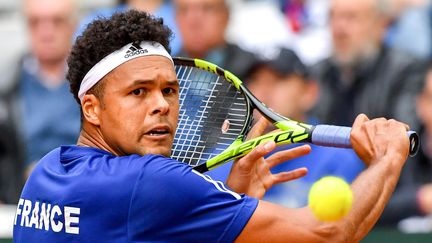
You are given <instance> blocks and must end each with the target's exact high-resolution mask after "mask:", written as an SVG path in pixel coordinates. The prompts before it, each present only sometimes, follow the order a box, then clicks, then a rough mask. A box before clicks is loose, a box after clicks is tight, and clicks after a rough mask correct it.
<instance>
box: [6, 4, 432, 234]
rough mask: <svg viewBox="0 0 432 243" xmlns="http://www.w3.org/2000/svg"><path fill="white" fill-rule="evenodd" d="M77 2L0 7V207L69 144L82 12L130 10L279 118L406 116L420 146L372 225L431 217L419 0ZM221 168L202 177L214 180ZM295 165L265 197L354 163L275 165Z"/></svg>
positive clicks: (428, 80)
mask: <svg viewBox="0 0 432 243" xmlns="http://www.w3.org/2000/svg"><path fill="white" fill-rule="evenodd" d="M11 2H13V1H11ZM84 2H85V1H74V0H62V1H56V0H22V2H21V4H17V5H14V6H16V7H15V8H6V7H4V6H3V5H1V4H0V36H1V38H2V44H3V43H5V44H4V46H3V47H0V48H5V47H7V48H11V49H12V50H13V51H11V50H8V49H3V50H2V53H8V54H7V55H6V54H4V55H2V56H0V204H1V203H5V204H13V203H16V202H17V200H18V197H19V193H20V191H21V188H22V185H23V182H24V181H25V179H26V177H27V176H28V175H29V173H30V171H31V169H32V166H34V164H35V163H37V162H38V160H39V159H40V158H41V157H43V156H44V155H45V154H46V153H47V152H49V151H50V150H52V149H53V148H55V147H58V146H60V145H63V144H74V143H75V142H76V139H77V137H78V133H79V131H80V119H81V118H80V111H79V106H78V104H77V103H76V101H75V100H74V99H73V98H72V96H71V95H70V94H69V86H68V82H67V80H66V78H65V73H66V71H67V64H66V62H67V57H68V53H69V51H70V48H71V46H72V45H73V43H74V40H75V39H76V38H77V37H78V38H79V35H80V34H81V33H82V31H84V30H85V28H86V26H87V25H88V24H89V23H91V21H92V20H93V19H96V18H100V17H109V16H111V15H112V14H113V13H115V12H118V11H126V10H127V9H132V8H133V9H138V10H142V11H147V12H150V13H152V14H154V15H155V16H158V17H161V18H163V20H164V23H165V24H167V25H168V26H169V27H170V28H171V29H172V30H173V38H172V43H171V52H172V55H173V56H186V57H196V58H201V59H205V60H208V61H210V62H213V63H216V64H217V65H219V66H221V67H223V68H225V69H228V70H230V71H232V72H233V73H234V74H236V75H237V76H238V77H240V78H241V79H242V80H244V81H245V83H246V84H247V86H248V87H249V88H250V89H251V91H252V92H253V93H254V94H255V95H256V96H257V97H258V98H259V99H261V100H262V101H263V102H264V103H266V104H267V105H268V106H269V107H271V108H272V109H274V110H275V111H277V112H279V113H280V114H282V115H285V116H287V117H290V118H292V119H296V120H299V121H303V122H307V123H310V124H318V123H326V124H333V125H344V126H351V124H352V122H353V121H354V118H355V117H356V115H357V114H359V113H365V114H366V115H368V116H369V117H370V118H375V117H386V118H388V119H390V118H394V119H397V120H400V121H403V122H405V123H407V124H409V125H410V127H411V129H412V130H417V131H418V132H419V133H420V135H421V141H422V143H421V148H420V152H419V154H418V155H417V156H416V157H413V158H409V161H408V163H407V164H406V166H405V168H404V170H403V171H402V174H401V179H400V182H399V185H398V187H397V189H396V191H395V192H394V195H393V197H392V199H391V201H390V203H389V204H388V206H387V207H386V209H385V211H384V214H383V216H382V218H381V220H380V222H379V225H391V226H397V225H398V223H400V222H401V220H404V219H407V218H409V217H419V216H421V217H428V215H431V216H429V217H432V65H431V63H432V62H431V58H432V5H431V3H430V2H429V1H428V0H165V1H164V0H129V1H128V0H124V1H114V0H113V1H102V3H101V4H99V5H97V6H96V7H97V8H96V7H95V6H93V8H90V7H85V6H84V5H85V4H84ZM89 2H90V1H89ZM6 5H7V4H6ZM6 5H5V6H6ZM83 6H84V7H83ZM2 7H4V9H2ZM11 12H15V13H16V14H17V15H18V16H19V17H18V18H17V22H19V23H22V25H19V24H18V25H17V26H19V27H18V31H16V32H6V30H8V28H7V26H6V24H2V22H3V23H9V22H10V19H7V16H10V15H11ZM14 16H15V15H14ZM1 31H5V32H3V33H1ZM14 34H15V35H14ZM257 116H258V115H257ZM269 129H271V128H269ZM290 146H295V145H290ZM279 149H283V148H279ZM227 166H229V165H227ZM227 166H225V167H226V168H220V169H216V170H214V171H213V172H211V176H213V177H215V178H216V179H221V180H223V179H224V178H225V177H224V176H226V171H227V170H229V168H228V167H227ZM303 166H306V167H307V168H308V170H309V174H308V175H307V176H306V177H304V178H302V179H299V180H297V181H293V182H289V183H286V184H284V185H280V186H277V187H275V188H274V189H273V190H271V191H270V192H269V193H268V195H267V196H266V199H268V200H271V201H274V202H277V203H281V204H285V205H287V206H291V207H301V206H305V205H306V204H307V192H308V190H309V187H310V185H311V183H313V182H314V181H316V180H317V179H319V178H320V177H322V176H326V175H336V176H340V177H343V178H344V179H345V180H347V181H349V182H350V181H352V180H353V179H354V178H355V177H356V176H357V175H358V173H360V172H361V171H362V169H363V168H364V165H363V163H362V162H361V161H360V160H359V159H358V157H357V156H356V155H355V153H354V152H353V151H352V150H350V149H335V148H323V147H319V146H313V147H312V153H311V154H310V155H307V156H305V157H304V158H301V159H297V160H294V161H289V162H287V163H285V164H283V165H280V166H279V167H277V168H275V171H277V170H279V171H281V170H291V169H294V168H298V167H303ZM431 221H432V219H431ZM430 230H431V231H432V227H431V229H430Z"/></svg>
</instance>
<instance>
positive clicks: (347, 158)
mask: <svg viewBox="0 0 432 243" xmlns="http://www.w3.org/2000/svg"><path fill="white" fill-rule="evenodd" d="M247 86H248V88H249V89H250V90H251V92H252V93H253V94H254V95H255V96H256V97H257V98H258V99H260V100H261V101H263V102H264V103H265V104H266V105H267V106H269V107H270V108H272V109H273V110H275V111H276V112H278V113H279V114H282V115H284V116H286V117H288V118H291V119H294V120H297V121H303V122H306V123H309V124H317V123H318V121H317V120H316V119H315V118H314V117H312V116H310V115H309V114H308V111H310V109H311V108H312V107H313V106H314V105H315V103H316V101H317V98H318V85H317V84H316V82H315V81H313V80H311V79H310V77H309V72H308V70H307V69H306V67H305V65H304V64H303V63H302V62H301V61H300V59H299V58H298V57H297V55H296V54H295V53H294V52H293V51H291V50H288V49H281V50H280V52H279V54H277V55H276V56H274V57H272V58H271V59H265V60H261V61H259V62H257V63H256V64H255V65H254V66H253V67H252V68H251V70H250V72H249V73H248V79H247ZM259 116H260V115H259V114H257V117H256V118H258V117H259ZM273 129H274V128H273V127H272V128H269V131H270V130H273ZM293 146H298V145H297V144H293V145H285V146H280V147H278V148H277V149H276V151H280V150H284V149H288V148H292V147H293ZM311 147H312V152H311V153H310V154H308V155H305V156H302V157H300V158H297V159H294V160H291V161H287V162H285V163H283V164H280V165H278V166H276V167H275V168H274V169H273V170H272V171H273V172H282V171H291V170H294V169H297V168H301V167H306V168H307V169H308V174H307V175H306V176H305V177H302V178H300V179H297V180H295V181H290V182H288V183H284V184H282V185H277V186H275V187H273V188H272V189H270V190H269V191H268V192H267V194H266V196H265V199H266V200H269V201H272V202H275V203H278V204H282V205H285V206H287V207H292V208H293V207H302V206H306V204H307V195H308V192H309V188H310V186H311V185H312V183H314V182H315V181H316V180H318V179H320V178H321V177H323V176H328V175H333V176H339V177H342V178H344V179H345V180H347V181H348V182H351V181H353V180H354V179H355V177H356V176H357V175H358V174H359V173H360V172H361V171H362V170H363V168H364V164H363V163H362V162H361V160H360V159H359V158H358V157H357V155H356V154H355V152H354V151H353V150H351V149H340V148H329V147H321V146H316V145H311ZM276 151H274V152H276ZM229 166H230V165H229V164H228V165H224V166H223V167H221V168H216V169H215V170H213V171H210V172H209V173H208V174H209V175H210V176H211V177H212V178H214V179H218V180H224V179H225V177H224V176H225V175H227V174H228V172H229Z"/></svg>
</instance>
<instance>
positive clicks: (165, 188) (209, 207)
mask: <svg viewBox="0 0 432 243" xmlns="http://www.w3.org/2000/svg"><path fill="white" fill-rule="evenodd" d="M144 158H146V159H148V161H147V162H146V163H145V166H144V168H143V170H142V173H141V174H140V176H139V178H138V179H137V181H136V183H135V189H134V192H133V195H132V197H131V204H130V205H131V206H130V211H129V220H128V232H129V239H130V240H132V241H171V242H197V241H199V242H232V241H234V240H235V239H236V238H237V236H238V235H239V234H240V232H241V231H242V230H243V228H244V226H245V225H246V224H247V222H248V221H249V219H250V217H251V216H252V214H253V213H254V211H255V209H256V207H257V205H258V200H257V199H255V198H251V197H248V196H245V195H240V194H237V193H235V192H233V191H231V190H229V189H227V187H226V186H225V185H224V184H223V183H222V182H219V181H214V180H212V179H211V178H210V177H208V176H206V175H203V174H201V173H199V172H196V171H194V170H192V169H191V168H190V167H189V166H187V165H186V164H183V163H180V162H177V161H175V160H171V159H167V158H164V157H160V156H145V157H143V159H144Z"/></svg>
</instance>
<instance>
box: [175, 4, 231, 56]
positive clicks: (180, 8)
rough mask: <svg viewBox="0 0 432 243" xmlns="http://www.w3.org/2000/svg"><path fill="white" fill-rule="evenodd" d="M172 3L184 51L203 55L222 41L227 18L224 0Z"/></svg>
mask: <svg viewBox="0 0 432 243" xmlns="http://www.w3.org/2000/svg"><path fill="white" fill-rule="evenodd" d="M174 4H175V7H176V18H177V24H178V27H179V30H180V33H181V37H182V40H183V47H184V49H185V51H187V52H188V53H191V54H196V53H199V54H203V55H205V54H206V53H207V52H208V50H210V49H212V48H214V47H217V46H219V45H221V44H223V43H224V39H225V29H226V27H227V24H228V19H229V13H228V9H227V7H226V6H225V3H224V0H175V1H174ZM197 57H199V56H197ZM201 58H202V57H201Z"/></svg>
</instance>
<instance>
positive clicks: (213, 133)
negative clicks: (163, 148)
mask: <svg viewBox="0 0 432 243" xmlns="http://www.w3.org/2000/svg"><path fill="white" fill-rule="evenodd" d="M176 72H177V78H178V80H179V83H180V111H179V123H178V127H177V132H176V136H175V139H174V145H173V150H172V156H171V157H172V158H174V159H177V160H179V161H182V162H185V163H187V164H189V165H192V166H195V165H197V164H201V163H203V162H205V161H207V160H208V159H209V158H212V157H214V156H215V155H217V154H219V153H220V152H222V151H223V150H225V149H226V148H227V147H228V146H229V145H230V144H232V142H233V141H234V140H235V139H236V138H237V137H238V136H239V134H240V133H241V131H242V130H243V126H244V124H245V122H246V120H247V119H246V117H247V104H246V100H245V98H244V96H243V94H242V93H240V92H239V91H237V90H236V88H235V87H233V86H232V85H231V84H230V83H229V82H227V81H226V80H224V78H222V77H220V76H218V75H216V74H213V73H210V72H207V71H203V70H201V69H198V68H196V67H190V66H181V65H178V66H176Z"/></svg>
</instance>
